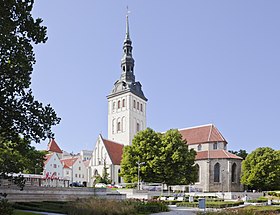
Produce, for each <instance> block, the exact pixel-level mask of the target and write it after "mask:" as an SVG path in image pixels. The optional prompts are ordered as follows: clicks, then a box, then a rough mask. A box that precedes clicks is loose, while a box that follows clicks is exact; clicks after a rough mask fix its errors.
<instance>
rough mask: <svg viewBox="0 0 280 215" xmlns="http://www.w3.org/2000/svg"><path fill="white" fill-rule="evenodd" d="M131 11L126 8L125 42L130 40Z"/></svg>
mask: <svg viewBox="0 0 280 215" xmlns="http://www.w3.org/2000/svg"><path fill="white" fill-rule="evenodd" d="M129 14H130V11H129V10H128V6H126V32H125V40H130V36H129V23H128V15H129Z"/></svg>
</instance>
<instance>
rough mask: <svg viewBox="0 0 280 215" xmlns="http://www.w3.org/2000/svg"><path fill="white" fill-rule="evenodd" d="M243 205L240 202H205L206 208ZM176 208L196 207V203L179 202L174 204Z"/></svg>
mask: <svg viewBox="0 0 280 215" xmlns="http://www.w3.org/2000/svg"><path fill="white" fill-rule="evenodd" d="M241 204H243V202H242V201H240V202H219V201H214V202H207V201H206V207H207V208H227V207H234V206H238V205H241ZM176 205H177V206H178V207H198V202H180V203H177V204H176Z"/></svg>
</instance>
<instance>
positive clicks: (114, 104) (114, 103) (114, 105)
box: [113, 102, 116, 110]
mask: <svg viewBox="0 0 280 215" xmlns="http://www.w3.org/2000/svg"><path fill="white" fill-rule="evenodd" d="M115 108H116V102H113V110H115Z"/></svg>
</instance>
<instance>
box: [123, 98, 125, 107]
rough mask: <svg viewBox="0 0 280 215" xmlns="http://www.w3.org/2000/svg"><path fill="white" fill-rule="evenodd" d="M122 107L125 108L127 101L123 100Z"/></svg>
mask: <svg viewBox="0 0 280 215" xmlns="http://www.w3.org/2000/svg"><path fill="white" fill-rule="evenodd" d="M122 106H123V107H125V99H123V100H122Z"/></svg>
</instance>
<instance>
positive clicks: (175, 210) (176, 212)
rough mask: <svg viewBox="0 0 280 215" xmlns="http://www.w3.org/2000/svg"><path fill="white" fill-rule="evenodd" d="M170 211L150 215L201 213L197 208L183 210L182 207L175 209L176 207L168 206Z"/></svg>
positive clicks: (190, 214) (189, 214) (191, 214)
mask: <svg viewBox="0 0 280 215" xmlns="http://www.w3.org/2000/svg"><path fill="white" fill-rule="evenodd" d="M169 209H170V211H169V212H162V213H154V214H151V215H194V214H196V213H197V212H198V211H203V210H200V209H198V208H184V207H179V208H177V207H176V206H175V207H174V206H169Z"/></svg>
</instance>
